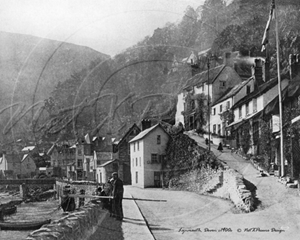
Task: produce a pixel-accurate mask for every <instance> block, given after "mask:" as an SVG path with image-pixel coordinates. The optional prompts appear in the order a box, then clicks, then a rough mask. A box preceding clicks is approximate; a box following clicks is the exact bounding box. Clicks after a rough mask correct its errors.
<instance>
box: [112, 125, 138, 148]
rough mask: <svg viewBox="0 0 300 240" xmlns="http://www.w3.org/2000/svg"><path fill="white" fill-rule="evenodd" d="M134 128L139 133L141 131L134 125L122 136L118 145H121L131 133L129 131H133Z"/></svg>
mask: <svg viewBox="0 0 300 240" xmlns="http://www.w3.org/2000/svg"><path fill="white" fill-rule="evenodd" d="M134 128H137V129H138V130H139V131H141V129H140V128H139V127H138V126H137V125H136V124H135V123H134V124H133V125H132V126H131V127H130V128H129V129H128V131H127V132H126V133H125V134H124V136H123V137H122V138H121V139H120V140H119V141H118V143H117V144H118V145H119V144H121V143H122V142H123V141H124V139H125V138H126V137H127V136H128V135H129V134H130V133H131V131H132V130H133V129H134Z"/></svg>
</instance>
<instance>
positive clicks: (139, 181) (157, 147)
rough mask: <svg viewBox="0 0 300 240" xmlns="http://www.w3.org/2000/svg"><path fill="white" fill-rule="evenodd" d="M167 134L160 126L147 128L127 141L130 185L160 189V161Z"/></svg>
mask: <svg viewBox="0 0 300 240" xmlns="http://www.w3.org/2000/svg"><path fill="white" fill-rule="evenodd" d="M168 141H169V134H168V133H167V132H166V131H165V130H164V128H163V127H162V126H161V125H160V124H156V125H154V126H153V127H151V128H148V129H146V130H144V131H142V132H141V133H139V134H138V135H137V136H136V137H134V138H133V139H132V140H130V141H129V143H130V158H131V164H130V165H131V166H130V168H131V179H132V185H133V186H138V187H142V188H145V187H154V186H155V187H160V186H161V178H162V161H163V160H164V156H165V149H166V146H167V143H168Z"/></svg>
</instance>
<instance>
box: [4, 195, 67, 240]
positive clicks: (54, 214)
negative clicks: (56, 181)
mask: <svg viewBox="0 0 300 240" xmlns="http://www.w3.org/2000/svg"><path fill="white" fill-rule="evenodd" d="M13 199H17V198H16V197H14V198H12V197H11V196H7V195H4V194H0V202H1V203H4V202H7V201H10V200H13ZM58 206H59V201H58V200H53V199H51V200H48V201H45V202H31V203H21V204H20V205H17V212H16V213H15V214H12V215H10V216H5V219H4V220H5V221H7V222H8V221H9V222H22V221H31V220H32V221H37V220H45V219H49V218H50V219H52V220H57V219H60V218H61V217H62V216H63V215H62V213H63V211H62V210H61V209H59V210H58ZM31 232H32V230H31V231H1V230H0V240H2V239H3V240H20V239H25V238H26V237H27V236H28V234H29V233H31Z"/></svg>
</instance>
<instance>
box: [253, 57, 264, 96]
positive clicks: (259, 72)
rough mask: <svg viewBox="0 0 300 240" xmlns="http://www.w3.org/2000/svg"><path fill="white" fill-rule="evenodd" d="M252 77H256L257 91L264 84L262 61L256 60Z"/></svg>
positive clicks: (255, 88) (255, 86)
mask: <svg viewBox="0 0 300 240" xmlns="http://www.w3.org/2000/svg"><path fill="white" fill-rule="evenodd" d="M252 76H253V77H254V90H257V88H258V87H259V86H260V85H262V84H263V83H264V78H263V64H262V60H261V59H258V58H256V59H255V60H254V65H253V66H252Z"/></svg>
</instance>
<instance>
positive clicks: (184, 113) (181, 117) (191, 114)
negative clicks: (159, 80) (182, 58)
mask: <svg viewBox="0 0 300 240" xmlns="http://www.w3.org/2000/svg"><path fill="white" fill-rule="evenodd" d="M237 57H238V53H237V52H235V53H225V54H224V56H223V63H222V64H219V62H217V61H212V62H211V63H210V66H211V68H209V69H207V70H205V71H202V72H200V73H198V74H196V75H194V76H193V77H192V78H190V79H188V80H187V82H186V84H185V85H184V87H183V88H182V90H181V92H180V93H179V94H178V101H177V107H176V109H177V110H176V116H175V118H176V124H178V123H179V122H181V123H183V124H184V126H185V128H186V130H191V129H199V128H201V127H203V126H200V125H199V124H200V123H199V121H198V120H197V116H196V110H197V109H198V108H199V106H198V105H197V101H196V100H195V99H196V98H197V95H200V94H203V95H206V96H209V99H210V105H214V104H215V103H216V102H217V101H218V100H219V99H220V98H221V97H223V96H224V94H227V93H228V92H229V91H230V90H232V89H233V88H234V87H235V86H237V85H239V84H240V83H241V82H243V81H244V80H247V79H248V78H249V77H250V76H251V72H250V68H249V67H247V66H246V67H244V66H243V65H241V64H237V63H236V58H237ZM191 67H192V68H193V66H191ZM207 98H208V97H207ZM206 104H207V101H206ZM225 108H226V106H225ZM220 110H222V111H223V105H222V109H220ZM213 111H215V112H212V114H213V115H216V109H215V110H213ZM216 126H217V123H216ZM203 128H204V130H205V131H206V132H208V125H206V126H204V127H203ZM213 130H214V129H213V125H211V124H210V131H211V132H213ZM217 131H218V130H217V128H216V129H215V132H217ZM220 131H221V127H220Z"/></svg>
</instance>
